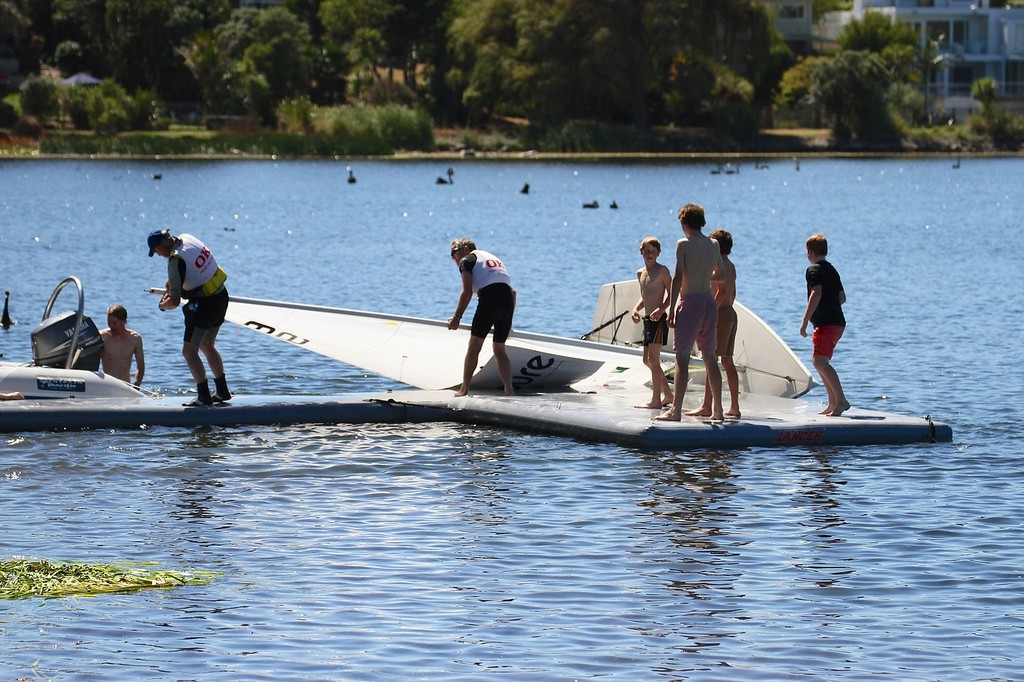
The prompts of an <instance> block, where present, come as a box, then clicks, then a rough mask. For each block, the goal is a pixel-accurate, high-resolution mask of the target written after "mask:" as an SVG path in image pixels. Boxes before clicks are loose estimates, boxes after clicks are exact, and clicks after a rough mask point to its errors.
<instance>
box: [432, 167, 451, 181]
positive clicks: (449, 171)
mask: <svg viewBox="0 0 1024 682" xmlns="http://www.w3.org/2000/svg"><path fill="white" fill-rule="evenodd" d="M453 175H455V171H454V170H453V169H451V168H449V169H448V179H447V180H445V179H444V178H438V179H437V180H435V181H434V184H435V185H451V184H454V182H455V181H454V180H453V179H452V176H453Z"/></svg>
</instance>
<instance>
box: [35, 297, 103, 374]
mask: <svg viewBox="0 0 1024 682" xmlns="http://www.w3.org/2000/svg"><path fill="white" fill-rule="evenodd" d="M77 317H78V315H77V314H76V313H74V312H72V311H70V310H69V311H67V312H64V313H58V314H56V315H51V316H50V317H47V318H46V319H45V320H43V321H42V322H40V323H39V324H38V325H37V326H36V328H35V329H33V330H32V362H33V364H36V365H39V366H41V367H56V368H58V369H64V368H65V367H67V366H68V364H67V363H68V352H69V351H70V350H71V344H72V341H73V339H74V336H75V319H76V318H77ZM102 353H103V337H102V336H100V332H99V330H98V329H97V328H96V325H95V324H94V323H93V321H92V319H91V318H89V317H87V316H83V317H82V326H81V327H80V328H79V330H78V345H77V347H76V350H75V358H74V362H73V363H72V365H71V369H84V370H88V371H90V372H95V371H97V370H99V368H100V355H101V354H102Z"/></svg>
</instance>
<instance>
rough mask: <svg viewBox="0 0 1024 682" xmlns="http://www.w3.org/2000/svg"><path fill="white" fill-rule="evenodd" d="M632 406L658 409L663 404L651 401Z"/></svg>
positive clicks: (643, 408)
mask: <svg viewBox="0 0 1024 682" xmlns="http://www.w3.org/2000/svg"><path fill="white" fill-rule="evenodd" d="M633 407H639V408H640V409H641V410H660V409H661V408H663V407H665V406H664V405H662V404H661V403H660V402H657V403H656V402H653V401H652V402H649V403H643V404H642V405H634V406H633Z"/></svg>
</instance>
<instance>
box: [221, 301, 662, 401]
mask: <svg viewBox="0 0 1024 682" xmlns="http://www.w3.org/2000/svg"><path fill="white" fill-rule="evenodd" d="M227 319H228V320H229V321H231V322H234V323H235V324H238V325H240V326H242V327H246V328H248V329H252V330H254V331H257V332H261V333H264V334H266V335H268V336H270V337H272V338H275V339H278V340H280V341H285V342H287V343H291V344H293V345H296V346H299V347H300V348H304V349H306V350H310V351H313V352H315V353H319V354H320V355H324V356H326V357H329V358H333V359H335V360H340V361H342V362H345V363H347V364H349V365H352V366H354V367H359V368H361V369H365V370H367V371H370V372H374V373H375V374H380V375H382V376H385V377H388V378H391V379H394V380H396V381H400V382H402V383H405V384H408V385H410V386H414V387H416V388H421V389H426V390H441V389H454V388H457V387H458V386H459V385H460V384H461V383H462V367H463V360H464V358H465V354H466V346H467V344H468V341H469V329H468V327H465V326H464V327H462V328H460V329H458V330H455V331H452V330H449V329H448V328H447V325H446V324H445V323H443V322H439V321H435V320H427V319H422V318H415V317H406V316H401V315H389V314H385V313H372V312H365V311H359V310H348V309H344V308H331V307H326V306H314V305H304V304H299V303H286V302H282V301H269V300H261V299H253V298H242V297H236V296H232V297H231V302H230V305H229V306H228V312H227ZM490 345H491V344H490V343H485V344H484V347H483V349H482V350H481V353H480V368H479V369H478V371H477V372H476V373H475V374H474V376H473V380H472V382H471V386H472V387H474V388H477V389H485V390H492V389H500V388H501V380H500V378H499V376H498V370H497V365H496V362H495V360H494V357H493V355H492V354H491V350H490ZM506 350H507V352H508V355H509V359H510V360H511V363H512V382H513V384H514V385H515V386H517V387H518V388H520V389H545V390H561V389H566V388H569V387H570V386H573V385H574V384H578V383H580V382H587V381H601V380H604V379H605V378H610V377H614V378H615V379H616V380H618V381H620V382H626V381H629V382H633V381H636V382H639V383H641V384H642V383H643V382H644V381H646V380H649V379H650V371H649V370H648V369H647V368H646V367H645V366H644V364H643V357H642V356H643V354H642V352H640V351H638V350H636V349H633V348H623V347H616V346H610V345H607V344H601V343H593V342H588V341H581V340H578V339H564V338H560V337H555V336H546V335H542V334H530V333H527V332H517V331H513V333H512V336H510V337H509V339H508V341H507V343H506Z"/></svg>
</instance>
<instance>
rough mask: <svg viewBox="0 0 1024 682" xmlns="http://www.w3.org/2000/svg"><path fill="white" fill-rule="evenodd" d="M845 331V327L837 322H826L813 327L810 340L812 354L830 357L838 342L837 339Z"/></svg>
mask: <svg viewBox="0 0 1024 682" xmlns="http://www.w3.org/2000/svg"><path fill="white" fill-rule="evenodd" d="M844 331H846V327H840V326H839V325H837V324H826V325H824V326H822V327H815V328H814V334H813V335H812V336H811V341H813V342H814V354H815V355H824V356H825V357H826V358H828V359H829V360H831V359H832V353H833V352H834V351H835V349H836V344H837V343H839V339H841V338H842V337H843V332H844Z"/></svg>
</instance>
